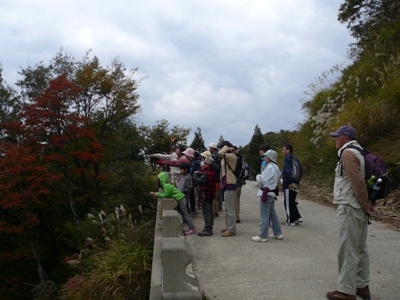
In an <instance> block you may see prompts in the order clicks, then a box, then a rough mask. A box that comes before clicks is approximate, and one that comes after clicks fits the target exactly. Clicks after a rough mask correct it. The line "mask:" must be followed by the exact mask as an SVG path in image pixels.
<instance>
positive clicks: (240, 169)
mask: <svg viewBox="0 0 400 300" xmlns="http://www.w3.org/2000/svg"><path fill="white" fill-rule="evenodd" d="M236 158H237V159H236V165H235V169H233V168H232V167H231V166H230V165H229V164H228V163H227V162H226V159H225V157H224V159H225V162H226V164H227V165H228V167H229V169H231V171H232V172H233V174H235V176H236V178H243V179H245V178H247V177H248V174H249V171H248V169H247V164H246V161H245V160H244V158H243V156H242V155H241V154H240V153H239V154H236Z"/></svg>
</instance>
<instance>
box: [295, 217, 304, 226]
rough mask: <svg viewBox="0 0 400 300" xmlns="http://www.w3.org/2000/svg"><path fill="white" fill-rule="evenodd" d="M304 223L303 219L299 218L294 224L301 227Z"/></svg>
mask: <svg viewBox="0 0 400 300" xmlns="http://www.w3.org/2000/svg"><path fill="white" fill-rule="evenodd" d="M302 222H303V219H302V218H298V219H297V220H296V221H294V224H296V225H299V224H300V223H302Z"/></svg>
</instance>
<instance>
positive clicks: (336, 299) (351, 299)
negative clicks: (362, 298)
mask: <svg viewBox="0 0 400 300" xmlns="http://www.w3.org/2000/svg"><path fill="white" fill-rule="evenodd" d="M326 298H328V299H329V300H357V297H356V295H348V294H345V293H341V292H338V291H333V292H329V293H327V294H326Z"/></svg>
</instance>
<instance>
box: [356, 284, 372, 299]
mask: <svg viewBox="0 0 400 300" xmlns="http://www.w3.org/2000/svg"><path fill="white" fill-rule="evenodd" d="M356 295H357V296H359V297H361V298H362V299H364V300H371V294H370V293H369V286H368V285H367V286H366V287H363V288H357V289H356Z"/></svg>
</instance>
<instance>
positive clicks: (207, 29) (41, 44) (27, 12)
mask: <svg viewBox="0 0 400 300" xmlns="http://www.w3.org/2000/svg"><path fill="white" fill-rule="evenodd" d="M340 2H341V1H340V0H330V1H319V0H304V1H298V0H268V1H267V0H254V1H243V0H236V1H231V0H219V1H216V0H203V1H200V0H193V1H183V0H169V1H162V0H149V1H129V0H114V1H111V2H110V1H108V0H97V1H94V0H85V1H77V0H71V1H63V2H62V1H47V0H35V1H30V0H15V1H7V2H5V3H2V4H1V6H0V14H1V16H2V18H1V19H0V26H1V28H2V30H1V31H0V39H1V41H2V47H1V48H0V61H1V63H2V65H3V68H4V71H3V77H4V78H5V79H6V80H7V82H8V83H14V82H15V81H16V79H17V78H18V75H17V71H18V70H19V67H20V66H22V67H26V66H27V65H28V64H34V63H36V62H39V61H40V60H44V61H47V60H49V59H50V58H52V57H53V56H54V54H55V53H57V52H58V50H59V49H60V47H61V46H63V47H65V48H68V49H70V50H71V52H72V53H73V55H74V56H76V57H82V56H83V55H84V54H85V53H86V51H87V50H89V49H92V50H93V54H94V55H96V56H98V57H99V58H100V61H101V62H102V63H103V64H109V63H110V62H111V61H112V59H113V58H115V57H116V56H119V57H120V59H121V61H122V62H123V63H124V64H125V65H126V66H127V67H128V68H134V67H138V68H139V72H138V79H140V78H142V77H144V76H149V77H148V78H147V79H146V80H143V81H142V83H141V85H140V88H139V90H138V92H139V94H140V104H141V105H142V115H141V116H139V117H138V119H139V120H140V121H142V122H144V123H145V124H147V125H152V124H153V123H154V122H155V121H157V120H160V119H162V118H165V119H167V120H168V121H169V123H170V124H171V126H174V125H181V126H185V127H191V128H192V132H193V131H195V130H196V128H197V127H200V128H201V129H202V134H203V137H204V139H205V141H206V143H209V142H210V141H217V140H218V139H219V136H220V135H221V134H222V135H223V136H224V137H225V138H226V139H228V140H230V141H231V142H232V143H234V144H237V145H245V144H247V143H248V142H249V141H250V139H251V136H252V135H253V132H254V127H255V125H256V124H259V126H260V128H261V130H262V132H263V133H265V132H268V131H279V130H280V129H285V130H286V129H292V128H293V127H294V126H296V125H297V124H298V123H299V122H302V121H303V119H304V116H303V114H302V111H301V110H300V108H301V103H300V101H299V100H300V99H301V98H303V92H304V91H305V90H306V89H307V85H308V84H310V83H312V82H313V81H314V78H316V77H318V76H319V75H320V74H321V73H322V72H324V71H326V70H328V69H330V68H331V67H332V66H333V65H335V64H341V63H346V62H347V59H346V53H347V45H348V44H349V43H350V42H351V39H350V37H349V35H348V33H347V30H346V28H345V26H344V25H341V24H340V23H339V22H338V21H337V12H338V8H339V5H340ZM192 137H193V135H191V136H190V137H189V140H188V142H189V143H190V142H191V140H192Z"/></svg>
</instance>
